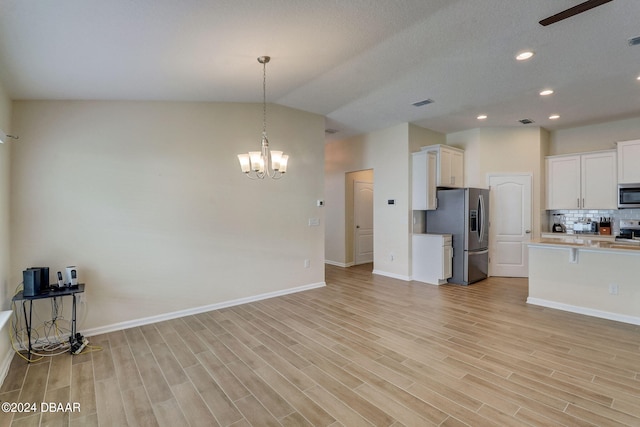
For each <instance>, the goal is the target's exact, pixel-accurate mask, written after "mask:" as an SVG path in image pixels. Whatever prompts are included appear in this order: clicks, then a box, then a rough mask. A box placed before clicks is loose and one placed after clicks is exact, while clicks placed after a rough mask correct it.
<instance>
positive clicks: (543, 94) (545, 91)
mask: <svg viewBox="0 0 640 427" xmlns="http://www.w3.org/2000/svg"><path fill="white" fill-rule="evenodd" d="M552 93H553V90H552V89H545V90H543V91H541V92H540V95H542V96H547V95H551V94H552Z"/></svg>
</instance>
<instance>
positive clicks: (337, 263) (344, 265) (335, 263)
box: [324, 259, 355, 268]
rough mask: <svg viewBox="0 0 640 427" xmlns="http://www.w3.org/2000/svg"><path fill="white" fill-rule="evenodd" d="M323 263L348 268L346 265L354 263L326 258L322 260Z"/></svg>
mask: <svg viewBox="0 0 640 427" xmlns="http://www.w3.org/2000/svg"><path fill="white" fill-rule="evenodd" d="M324 263H325V264H329V265H335V266H336V267H342V268H348V267H353V266H354V265H355V264H354V263H353V262H347V263H344V262H338V261H329V260H328V259H325V260H324Z"/></svg>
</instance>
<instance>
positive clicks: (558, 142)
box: [549, 117, 640, 156]
mask: <svg viewBox="0 0 640 427" xmlns="http://www.w3.org/2000/svg"><path fill="white" fill-rule="evenodd" d="M631 139H640V117H636V118H631V119H625V120H617V121H612V122H607V123H599V124H595V125H589V126H581V127H575V128H571V129H564V130H557V131H553V132H551V138H550V147H549V155H550V156H553V155H557V154H571V153H583V152H585V151H597V150H610V149H615V148H616V144H615V143H616V142H617V141H628V140H631Z"/></svg>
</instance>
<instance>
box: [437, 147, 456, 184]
mask: <svg viewBox="0 0 640 427" xmlns="http://www.w3.org/2000/svg"><path fill="white" fill-rule="evenodd" d="M452 154H453V153H452V152H451V151H449V150H447V149H446V148H442V147H440V159H439V167H438V186H440V187H450V186H451V181H452V176H451V158H452Z"/></svg>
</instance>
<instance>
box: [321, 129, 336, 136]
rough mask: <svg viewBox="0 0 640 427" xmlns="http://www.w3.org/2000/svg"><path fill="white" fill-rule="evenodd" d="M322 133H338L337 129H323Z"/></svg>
mask: <svg viewBox="0 0 640 427" xmlns="http://www.w3.org/2000/svg"><path fill="white" fill-rule="evenodd" d="M324 133H326V134H328V135H333V134H334V133H338V130H336V129H325V130H324Z"/></svg>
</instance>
